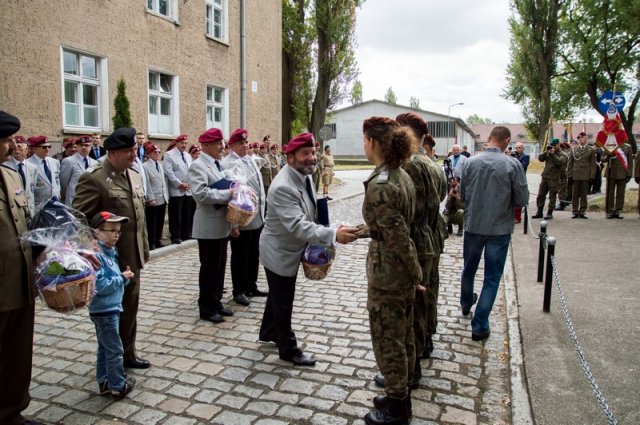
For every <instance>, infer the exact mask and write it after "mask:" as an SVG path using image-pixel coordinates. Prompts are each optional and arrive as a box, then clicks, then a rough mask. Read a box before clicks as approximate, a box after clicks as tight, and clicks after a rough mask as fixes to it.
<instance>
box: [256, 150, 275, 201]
mask: <svg viewBox="0 0 640 425" xmlns="http://www.w3.org/2000/svg"><path fill="white" fill-rule="evenodd" d="M258 156H259V157H260V158H261V159H262V164H260V174H261V175H262V184H263V186H264V193H267V192H268V191H269V186H271V180H273V177H274V175H273V174H272V171H271V161H272V159H271V158H270V157H271V154H269V153H263V154H260V153H259V154H258Z"/></svg>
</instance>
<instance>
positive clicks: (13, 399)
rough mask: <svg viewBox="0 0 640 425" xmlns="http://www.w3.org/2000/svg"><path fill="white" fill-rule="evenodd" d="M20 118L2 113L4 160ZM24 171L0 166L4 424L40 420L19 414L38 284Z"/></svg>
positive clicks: (0, 398) (0, 408) (25, 396)
mask: <svg viewBox="0 0 640 425" xmlns="http://www.w3.org/2000/svg"><path fill="white" fill-rule="evenodd" d="M19 129H20V121H19V120H18V118H16V117H14V116H13V115H10V114H8V113H6V112H4V111H0V161H4V160H5V159H6V158H7V155H8V154H9V151H10V149H11V143H12V142H11V140H10V138H11V136H12V135H13V134H15V133H16V132H17V131H18V130H19ZM22 184H23V183H22V179H21V177H20V175H19V174H18V173H16V172H14V171H13V170H10V169H9V168H7V167H0V239H1V240H2V243H1V244H0V292H1V293H2V296H0V383H1V384H0V423H1V424H6V425H18V424H38V422H33V421H28V420H26V419H25V418H24V417H23V416H22V414H21V412H22V411H23V410H24V409H26V408H27V407H28V406H29V402H30V401H31V397H30V395H29V384H30V383H31V366H32V354H33V322H34V314H35V303H34V298H35V296H36V293H35V288H34V286H33V282H32V271H33V270H32V267H33V266H32V258H31V247H30V245H29V243H27V242H23V241H21V240H20V236H21V235H22V234H23V233H24V232H26V231H27V219H28V210H27V197H26V196H25V191H24V190H23V186H22Z"/></svg>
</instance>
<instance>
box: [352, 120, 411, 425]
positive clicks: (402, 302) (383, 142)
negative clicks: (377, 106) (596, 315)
mask: <svg viewBox="0 0 640 425" xmlns="http://www.w3.org/2000/svg"><path fill="white" fill-rule="evenodd" d="M363 133H364V151H365V154H366V155H367V159H368V160H369V161H370V162H372V163H373V164H374V165H375V166H376V168H375V169H374V171H373V172H372V173H371V175H370V176H369V178H368V179H367V181H366V182H365V183H364V184H365V197H364V203H363V205H362V216H363V217H364V220H365V223H366V224H367V226H368V228H369V235H370V236H371V242H370V243H369V252H368V254H367V280H368V298H367V310H368V311H369V322H370V328H371V344H372V346H373V352H374V354H375V358H376V363H377V364H378V368H379V369H380V372H381V373H382V374H383V375H384V377H385V384H386V385H385V392H386V396H377V397H375V398H374V400H373V404H374V406H375V409H374V410H372V411H370V412H369V413H367V414H366V416H365V417H364V421H365V423H366V424H367V425H377V424H388V423H393V424H408V423H409V412H410V410H411V408H410V402H411V395H410V391H409V383H410V382H411V380H412V379H413V371H414V367H415V361H416V358H415V357H416V352H415V345H414V344H415V339H414V334H413V304H414V301H415V296H416V284H418V283H420V282H422V268H421V266H420V262H419V261H418V254H417V252H416V246H415V245H414V243H413V241H412V240H411V237H410V228H411V224H412V222H413V219H414V213H415V210H414V206H415V205H416V192H415V188H414V185H413V182H412V181H411V177H409V175H408V174H407V173H406V172H405V171H404V170H403V169H402V168H401V166H402V165H403V164H404V163H405V161H407V160H408V159H409V157H410V156H411V151H412V148H411V139H412V135H411V134H410V133H409V131H408V129H406V128H401V127H400V125H399V124H398V123H397V122H396V121H394V120H392V119H390V118H383V117H371V118H369V119H367V120H365V121H364V123H363Z"/></svg>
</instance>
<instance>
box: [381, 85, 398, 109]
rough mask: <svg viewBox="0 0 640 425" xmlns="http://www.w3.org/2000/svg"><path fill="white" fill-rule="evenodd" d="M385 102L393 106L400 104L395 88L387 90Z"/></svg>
mask: <svg viewBox="0 0 640 425" xmlns="http://www.w3.org/2000/svg"><path fill="white" fill-rule="evenodd" d="M384 100H386V101H387V102H389V103H391V104H392V105H395V104H396V103H398V97H397V96H396V94H395V92H394V91H393V87H389V88H388V89H387V92H386V93H385V94H384Z"/></svg>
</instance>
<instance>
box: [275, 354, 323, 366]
mask: <svg viewBox="0 0 640 425" xmlns="http://www.w3.org/2000/svg"><path fill="white" fill-rule="evenodd" d="M280 358H281V359H282V360H285V361H288V362H291V363H293V364H294V365H296V366H314V365H315V364H316V358H315V357H313V355H311V354H304V353H300V354H298V355H297V356H294V357H289V358H284V357H280Z"/></svg>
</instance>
